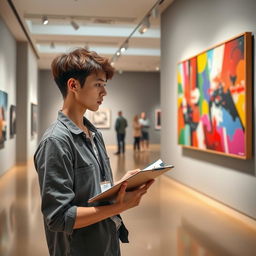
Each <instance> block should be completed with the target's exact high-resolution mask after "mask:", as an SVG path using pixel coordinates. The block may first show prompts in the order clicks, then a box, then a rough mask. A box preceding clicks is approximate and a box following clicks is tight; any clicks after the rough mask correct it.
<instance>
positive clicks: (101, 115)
mask: <svg viewBox="0 0 256 256" xmlns="http://www.w3.org/2000/svg"><path fill="white" fill-rule="evenodd" d="M90 121H91V123H92V124H93V125H94V126H95V127H96V128H99V129H109V128H110V126H111V111H110V109H109V108H101V109H99V110H98V111H96V112H91V114H90Z"/></svg>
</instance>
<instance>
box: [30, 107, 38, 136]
mask: <svg viewBox="0 0 256 256" xmlns="http://www.w3.org/2000/svg"><path fill="white" fill-rule="evenodd" d="M37 122H38V120H37V105H36V104H33V103H31V137H34V136H35V135H36V134H37Z"/></svg>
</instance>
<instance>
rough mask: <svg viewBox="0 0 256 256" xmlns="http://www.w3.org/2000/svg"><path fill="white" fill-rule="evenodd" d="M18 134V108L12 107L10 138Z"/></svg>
mask: <svg viewBox="0 0 256 256" xmlns="http://www.w3.org/2000/svg"><path fill="white" fill-rule="evenodd" d="M15 134H16V106H14V105H11V107H10V137H11V138H13V137H14V135H15Z"/></svg>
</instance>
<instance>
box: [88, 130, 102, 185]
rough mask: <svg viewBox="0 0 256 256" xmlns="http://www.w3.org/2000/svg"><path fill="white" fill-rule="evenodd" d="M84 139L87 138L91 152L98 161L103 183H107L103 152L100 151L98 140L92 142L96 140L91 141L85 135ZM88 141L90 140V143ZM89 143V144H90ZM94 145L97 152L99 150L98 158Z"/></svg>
mask: <svg viewBox="0 0 256 256" xmlns="http://www.w3.org/2000/svg"><path fill="white" fill-rule="evenodd" d="M84 135H85V134H84ZM84 137H85V140H86V143H87V144H89V145H88V148H89V150H90V151H91V153H92V154H93V156H94V157H95V159H96V161H97V163H98V165H99V168H100V174H101V179H102V181H105V180H106V172H105V169H104V163H103V158H102V155H101V151H100V149H99V145H98V142H97V140H95V141H92V140H94V138H92V140H91V139H88V138H87V137H86V135H85V136H84ZM87 140H89V141H87ZM88 142H89V143H88ZM93 143H94V144H95V147H96V150H97V153H98V154H97V155H98V157H97V155H96V153H95V152H94V149H93Z"/></svg>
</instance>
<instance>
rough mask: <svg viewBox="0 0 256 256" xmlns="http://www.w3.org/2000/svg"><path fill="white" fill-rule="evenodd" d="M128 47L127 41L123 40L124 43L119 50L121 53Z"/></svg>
mask: <svg viewBox="0 0 256 256" xmlns="http://www.w3.org/2000/svg"><path fill="white" fill-rule="evenodd" d="M127 49H128V41H125V43H124V44H123V45H122V47H121V49H120V51H121V53H123V52H125V51H126V50H127Z"/></svg>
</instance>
